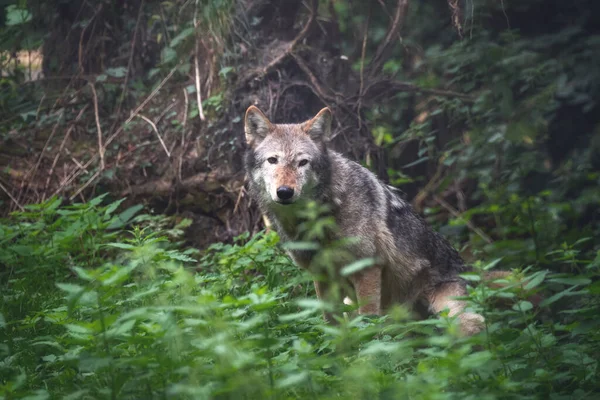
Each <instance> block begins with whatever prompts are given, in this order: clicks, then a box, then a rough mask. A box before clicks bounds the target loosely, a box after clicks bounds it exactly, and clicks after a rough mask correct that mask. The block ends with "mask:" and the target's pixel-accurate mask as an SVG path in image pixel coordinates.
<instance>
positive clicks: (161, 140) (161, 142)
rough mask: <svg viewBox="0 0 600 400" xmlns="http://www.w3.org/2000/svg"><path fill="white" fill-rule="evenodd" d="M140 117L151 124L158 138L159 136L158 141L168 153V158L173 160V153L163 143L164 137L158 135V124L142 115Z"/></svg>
mask: <svg viewBox="0 0 600 400" xmlns="http://www.w3.org/2000/svg"><path fill="white" fill-rule="evenodd" d="M138 117H140V118H141V119H143V120H144V121H146V122H147V123H149V124H150V126H151V127H152V129H153V130H154V132H155V133H156V136H158V140H159V142H160V144H161V145H162V148H163V149H164V150H165V153H167V157H169V158H171V153H170V152H169V150H168V149H167V145H166V144H165V142H164V141H163V139H162V137H161V136H160V133H158V128H157V127H156V124H155V123H154V122H152V121H151V120H150V118H148V117H145V116H144V115H142V114H138Z"/></svg>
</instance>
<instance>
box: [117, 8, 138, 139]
mask: <svg viewBox="0 0 600 400" xmlns="http://www.w3.org/2000/svg"><path fill="white" fill-rule="evenodd" d="M144 1H145V0H142V1H141V2H140V8H139V9H138V15H137V20H136V21H135V28H134V30H133V39H132V40H131V48H130V50H129V61H128V62H127V72H126V73H125V82H123V91H122V92H121V96H120V97H119V105H118V106H117V111H116V112H115V113H114V115H115V117H116V118H115V124H116V123H117V121H118V120H119V115H120V114H121V107H122V106H123V101H124V100H125V96H127V83H128V82H129V75H130V74H131V66H132V65H133V54H134V53H135V43H136V41H137V33H138V27H139V25H140V20H141V19H142V8H144ZM113 129H114V125H113V126H112V127H111V129H110V131H111V132H112V131H113Z"/></svg>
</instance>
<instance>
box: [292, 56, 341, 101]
mask: <svg viewBox="0 0 600 400" xmlns="http://www.w3.org/2000/svg"><path fill="white" fill-rule="evenodd" d="M292 57H294V60H296V63H297V64H298V66H299V67H300V69H301V70H302V71H304V73H305V74H306V75H308V78H309V79H310V82H311V83H312V86H313V88H314V90H315V91H316V94H317V96H319V97H320V98H321V101H322V102H323V103H327V102H328V101H330V102H331V101H334V100H335V98H334V97H333V96H332V95H330V94H328V93H326V92H325V89H323V87H322V86H321V84H320V83H319V80H318V79H317V77H316V76H315V74H313V73H312V71H311V70H310V67H309V66H308V65H307V64H306V62H305V61H304V60H303V59H302V57H300V56H298V55H296V54H294V53H292Z"/></svg>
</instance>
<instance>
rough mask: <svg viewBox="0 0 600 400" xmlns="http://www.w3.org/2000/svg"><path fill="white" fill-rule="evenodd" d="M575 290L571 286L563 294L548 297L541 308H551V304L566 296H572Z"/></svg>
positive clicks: (541, 304)
mask: <svg viewBox="0 0 600 400" xmlns="http://www.w3.org/2000/svg"><path fill="white" fill-rule="evenodd" d="M574 289H575V287H574V286H571V287H570V288H568V289H566V290H563V291H562V292H558V293H556V294H555V295H553V296H551V297H548V298H547V299H544V300H543V301H542V302H541V303H540V307H546V306H549V305H550V304H552V303H554V302H556V301H558V300H560V299H562V298H563V297H565V296H566V295H568V294H570V293H571V292H572V291H573V290H574Z"/></svg>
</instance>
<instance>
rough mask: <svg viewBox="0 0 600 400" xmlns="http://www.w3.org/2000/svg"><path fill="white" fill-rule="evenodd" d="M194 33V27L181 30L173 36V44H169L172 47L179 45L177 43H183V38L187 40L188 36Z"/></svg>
mask: <svg viewBox="0 0 600 400" xmlns="http://www.w3.org/2000/svg"><path fill="white" fill-rule="evenodd" d="M193 33H194V28H185V29H184V30H182V31H181V32H179V35H177V36H175V37H174V38H173V40H171V44H170V45H169V46H170V47H177V45H178V44H179V43H181V42H182V41H183V40H185V39H186V38H187V37H189V36H190V35H192V34H193Z"/></svg>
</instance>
